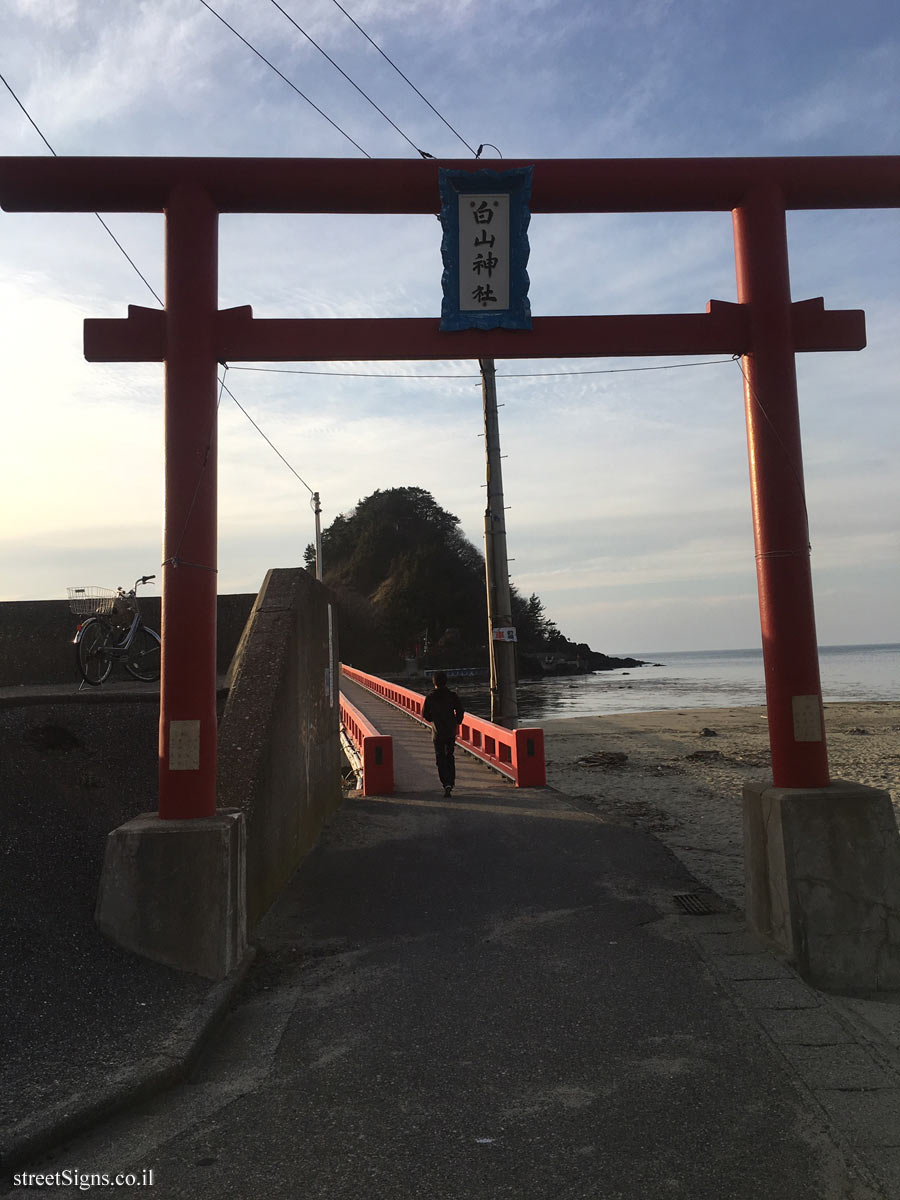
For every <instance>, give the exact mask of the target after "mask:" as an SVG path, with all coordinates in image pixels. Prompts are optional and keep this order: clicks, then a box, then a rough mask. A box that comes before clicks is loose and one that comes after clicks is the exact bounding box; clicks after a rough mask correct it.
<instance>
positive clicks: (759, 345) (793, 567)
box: [733, 184, 828, 787]
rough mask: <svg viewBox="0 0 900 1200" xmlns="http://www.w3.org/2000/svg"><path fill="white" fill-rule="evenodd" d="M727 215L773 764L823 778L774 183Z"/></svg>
mask: <svg viewBox="0 0 900 1200" xmlns="http://www.w3.org/2000/svg"><path fill="white" fill-rule="evenodd" d="M733 218H734V242H735V257H736V262H737V282H738V300H739V301H740V303H742V304H747V305H749V307H750V322H751V338H752V340H751V344H752V352H751V353H750V354H746V355H745V356H744V358H743V360H742V365H743V371H744V399H745V405H746V415H747V441H748V448H749V456H750V490H751V499H752V505H753V528H754V535H755V541H756V572H757V582H758V587H759V611H760V621H761V624H762V640H763V660H764V664H765V678H766V700H767V704H768V716H769V740H770V743H771V747H772V772H773V776H774V783H775V785H776V787H824V786H825V785H826V784H827V783H828V755H827V752H826V747H825V733H824V724H823V718H822V689H821V684H820V682H819V652H818V646H817V644H816V627H815V615H814V611H813V594H812V577H811V572H810V562H809V529H808V522H807V513H806V501H805V496H804V487H803V460H802V454H801V447H800V415H799V406H798V402H797V375H796V369H795V364H794V345H793V338H792V334H791V311H790V304H791V295H790V290H791V289H790V276H789V271H788V251H787V227H786V222H785V211H784V201H783V198H782V195H781V192H780V189H779V188H778V187H777V186H776V185H774V184H772V185H768V184H766V185H761V186H759V187H757V188H755V189H753V190H752V191H751V192H750V193H749V194H748V195H747V197H746V199H745V200H744V203H743V204H742V205H741V206H740V207H739V208H736V209H735V210H734V213H733Z"/></svg>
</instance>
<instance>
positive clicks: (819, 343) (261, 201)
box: [0, 157, 900, 817]
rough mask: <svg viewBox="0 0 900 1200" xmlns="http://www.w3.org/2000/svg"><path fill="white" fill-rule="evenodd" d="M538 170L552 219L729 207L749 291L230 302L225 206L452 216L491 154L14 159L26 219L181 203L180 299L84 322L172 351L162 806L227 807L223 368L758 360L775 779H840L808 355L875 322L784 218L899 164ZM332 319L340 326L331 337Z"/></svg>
mask: <svg viewBox="0 0 900 1200" xmlns="http://www.w3.org/2000/svg"><path fill="white" fill-rule="evenodd" d="M503 165H504V167H516V166H526V165H527V166H532V167H533V184H532V193H531V205H530V206H531V211H532V212H534V213H572V212H593V213H613V212H617V213H622V212H633V213H636V212H727V211H731V212H732V216H733V225H734V237H735V259H736V266H737V285H738V286H737V293H738V295H737V298H738V303H737V304H728V303H723V302H713V303H711V305H710V306H709V310H708V312H707V313H706V314H701V313H688V314H664V315H643V316H624V317H608V316H607V317H603V316H594V317H543V318H542V317H536V318H535V319H534V325H533V329H532V330H531V331H528V332H519V331H509V330H491V331H486V332H482V331H480V330H467V331H464V332H462V333H448V334H441V333H440V331H439V328H438V321H437V319H434V320H428V319H425V320H422V319H416V320H407V321H404V320H393V319H373V320H365V321H338V320H333V321H328V322H321V321H295V320H281V321H255V320H253V318H252V313H251V312H250V309H249V308H238V309H233V310H230V311H224V312H220V311H219V309H218V284H217V278H218V276H217V262H218V234H217V221H218V215H219V214H220V213H396V214H413V213H426V214H427V213H432V214H433V213H437V212H438V211H439V208H440V192H439V186H438V171H439V168H440V167H449V168H452V169H455V170H461V171H478V170H480V169H482V167H483V164H482V163H479V162H478V161H476V160H471V159H467V160H449V161H448V160H441V161H437V160H428V161H423V160H419V159H399V160H363V161H360V160H358V159H352V160H347V159H267V158H263V159H255V158H253V159H219V158H208V159H202V158H200V159H198V158H0V206H2V207H3V208H4V209H6V210H7V211H9V212H26V211H27V212H165V214H166V306H165V310H164V312H159V311H155V310H151V309H136V308H135V309H131V310H130V316H129V318H128V319H127V320H113V321H107V320H103V321H89V322H87V323H86V337H85V343H86V351H87V356H88V357H89V358H90V359H92V360H99V359H116V358H117V359H120V360H141V359H165V362H166V526H165V536H164V550H163V557H164V563H163V565H164V575H163V667H162V684H161V704H160V804H159V811H160V816H162V817H202V816H206V815H209V814H211V813H212V812H214V811H215V784H216V710H215V612H216V586H215V570H216V483H215V420H216V392H217V387H216V373H217V363H218V361H228V360H231V361H236V360H241V359H243V360H245V361H246V360H249V359H257V360H259V359H268V360H272V361H275V360H286V359H288V360H289V359H301V358H305V359H319V360H327V359H328V358H340V359H348V358H353V357H357V358H385V357H391V358H410V359H412V358H447V359H450V358H460V357H496V358H503V357H522V356H526V357H539V356H548V357H574V356H576V355H591V356H600V355H604V354H616V355H619V354H642V355H643V354H647V355H652V354H667V355H670V354H697V353H703V352H705V351H706V350H708V349H709V350H711V349H715V350H717V351H726V352H731V353H734V354H740V355H742V369H743V373H744V380H745V387H744V396H745V410H746V417H747V430H748V441H749V450H750V475H751V501H752V510H753V523H754V535H755V544H756V558H757V577H758V583H759V597H760V617H761V624H762V639H763V656H764V663H765V673H766V698H767V705H768V718H769V734H770V742H771V746H772V766H773V776H774V782H775V783H776V784H777V785H778V786H781V787H820V786H824V785H825V784H827V783H828V762H827V755H826V751H825V738H824V732H823V723H822V698H821V686H820V682H819V671H818V649H817V644H816V634H815V620H814V615H813V603H812V583H811V574H810V566H809V546H808V528H807V517H806V507H805V500H804V496H803V483H802V480H803V474H802V455H801V448H800V425H799V414H798V404H797V387H796V371H795V364H794V356H795V353H796V352H797V351H799V350H837V349H859V348H861V347H862V346H863V345H864V344H865V336H864V322H863V316H862V314H861V313H858V312H828V311H827V310H825V308H824V304H823V303H822V302H821V301H806V302H801V303H799V304H795V303H793V302H792V299H791V294H790V279H789V270H788V253H787V230H786V218H785V213H786V211H787V210H796V209H842V208H856V209H859V208H895V207H900V157H878V158H874V157H843V158H837V157H835V158H737V159H708V158H703V159H588V160H581V159H575V160H573V159H547V160H537V161H534V160H531V161H527V162H522V161H509V160H504V164H503ZM326 326H327V327H328V330H329V332H326V328H325V327H326Z"/></svg>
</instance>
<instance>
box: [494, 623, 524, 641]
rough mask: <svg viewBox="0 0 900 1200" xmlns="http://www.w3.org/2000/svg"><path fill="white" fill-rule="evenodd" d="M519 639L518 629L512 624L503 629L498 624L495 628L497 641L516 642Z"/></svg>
mask: <svg viewBox="0 0 900 1200" xmlns="http://www.w3.org/2000/svg"><path fill="white" fill-rule="evenodd" d="M517 640H518V639H517V638H516V631H515V628H514V627H513V626H512V625H510V626H505V627H504V628H502V629H501V628H500V627H499V626H498V627H497V628H495V629H494V641H495V642H515V641H517Z"/></svg>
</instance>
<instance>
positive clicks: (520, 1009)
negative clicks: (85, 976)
mask: <svg viewBox="0 0 900 1200" xmlns="http://www.w3.org/2000/svg"><path fill="white" fill-rule="evenodd" d="M356 702H357V697H354V703H356ZM364 703H365V704H366V711H367V712H375V711H378V710H372V709H371V707H370V706H371V705H372V704H376V705H380V702H378V701H375V700H366V701H365V702H364ZM359 706H360V707H363V704H362V703H361V704H360V705H359ZM139 707H141V708H143V707H145V706H139ZM373 719H375V721H376V724H378V725H379V726H380V727H381V728H382V729H383V730H384V731H385V732H392V730H391V729H390V728H388V726H389V724H390V723H392V722H395V721H397V722H400V724H399V725H398V726H397V728H398V729H401V730H403V734H402V746H399V747H398V748H397V750H398V753H397V754H396V755H395V762H396V765H397V786H398V791H397V794H396V795H395V796H393V797H390V798H380V799H379V798H374V799H369V800H360V799H353V800H350V801H348V802H347V803H346V804H345V805H344V807H343V808H342V810H341V811H340V812H339V813H337V814H336V815H335V817H334V818H333V819H332V821H331V822H330V824H329V827H328V829H327V830H326V831H325V833H324V835H323V837H322V838H321V840H320V843H319V845H318V846H317V848H316V850H315V851H314V852H313V854H312V855H310V857H309V858H308V859H307V861H306V862H305V863H304V865H303V866H302V868H301V869H300V870H299V871H298V872H297V874H296V875H295V877H294V878H293V880H292V881H291V883H290V885H289V886H288V888H287V889H286V891H285V893H284V894H283V896H282V897H281V899H280V900H279V901H278V902H277V903H276V904H275V905H274V906H273V908H272V909H271V910H270V912H269V914H268V915H267V917H266V918H265V920H264V921H263V922H262V924H261V926H260V927H259V928H258V930H257V931H256V941H257V947H258V953H257V958H256V961H255V963H254V964H253V966H252V968H251V969H250V972H249V974H248V975H247V977H246V979H245V980H244V982H243V984H242V986H241V988H240V990H239V991H238V992H237V994H236V995H235V996H234V997H233V999H232V1003H231V1005H230V1012H229V1015H228V1017H227V1020H226V1022H225V1023H224V1025H223V1026H222V1027H221V1029H220V1030H219V1031H218V1032H217V1033H216V1034H215V1036H214V1038H213V1039H211V1041H210V1042H209V1043H208V1050H207V1053H206V1054H205V1055H204V1056H203V1057H202V1059H201V1060H200V1061H199V1063H198V1064H197V1065H196V1067H195V1069H194V1070H193V1072H192V1073H191V1074H190V1076H189V1077H188V1078H187V1080H186V1081H185V1082H183V1083H181V1084H179V1085H178V1086H175V1087H174V1088H172V1089H171V1090H169V1091H168V1092H166V1093H164V1094H162V1095H160V1096H158V1097H157V1098H156V1099H153V1100H152V1101H149V1102H148V1103H146V1104H145V1105H144V1106H143V1107H137V1108H133V1109H131V1110H129V1111H127V1112H124V1113H123V1114H122V1115H120V1116H119V1117H116V1118H114V1119H112V1120H109V1121H107V1122H105V1123H103V1124H100V1125H98V1126H97V1127H96V1128H95V1129H94V1130H93V1131H92V1132H89V1133H88V1134H86V1135H84V1136H82V1137H81V1138H80V1139H79V1140H76V1141H71V1142H69V1143H68V1144H64V1145H63V1147H62V1148H61V1149H60V1150H58V1151H57V1152H56V1153H55V1154H54V1155H53V1156H52V1157H50V1158H45V1159H44V1160H42V1161H39V1162H38V1163H33V1164H30V1166H29V1169H31V1170H35V1171H37V1170H40V1171H51V1172H52V1171H56V1170H63V1169H65V1168H77V1169H78V1170H79V1171H81V1172H85V1173H87V1172H92V1171H93V1172H108V1173H114V1172H117V1171H123V1172H126V1171H135V1172H137V1173H138V1174H140V1173H141V1172H142V1171H144V1170H149V1169H152V1170H153V1173H154V1179H153V1182H154V1191H153V1195H154V1196H159V1197H168V1196H172V1197H191V1198H192V1200H204V1198H206V1197H210V1198H212V1197H220V1196H222V1195H228V1194H231V1195H236V1196H240V1197H253V1198H255V1197H260V1198H262V1197H275V1198H280V1197H285V1198H288V1197H290V1198H292V1200H293V1198H294V1197H298V1196H302V1197H309V1198H312V1200H316V1198H321V1200H326V1198H327V1200H345V1198H346V1200H350V1198H351V1197H353V1198H354V1200H355V1198H362V1200H370V1198H371V1200H381V1198H382V1197H390V1198H391V1200H407V1198H409V1200H412V1198H414V1197H415V1198H416V1200H418V1198H420V1197H428V1198H429V1200H430V1198H432V1197H434V1198H435V1200H481V1198H484V1200H493V1198H494V1197H516V1198H522V1200H545V1198H546V1200H558V1198H562V1200H569V1198H571V1200H574V1198H576V1197H586V1198H587V1197H590V1198H591V1200H656V1198H657V1197H659V1198H661V1200H663V1198H664V1200H669V1198H674V1200H732V1198H734V1200H757V1198H759V1200H762V1198H763V1197H765V1198H766V1200H789V1198H790V1200H875V1198H876V1197H882V1198H884V1200H896V1197H898V1196H900V1074H898V1071H897V1065H898V1064H897V1061H895V1060H894V1059H892V1057H891V1049H890V1046H889V1043H887V1042H881V1041H879V1039H877V1038H876V1037H874V1035H872V1036H870V1035H869V1034H867V1033H866V1032H865V1030H864V1028H863V1025H862V1024H859V1025H857V1024H855V1023H854V1021H853V1019H852V1013H850V1012H849V1010H848V1009H846V1008H845V1007H842V1006H840V1005H837V1004H835V1003H833V1002H832V1001H831V1000H830V999H829V998H827V997H824V996H822V995H821V994H820V993H818V992H816V991H814V990H813V989H810V988H807V987H806V986H805V985H804V984H803V983H802V982H801V981H800V980H798V979H797V977H796V976H795V975H794V974H793V973H792V972H791V971H790V970H789V969H788V968H787V967H785V966H783V965H782V964H781V963H779V962H778V961H776V960H775V959H774V958H773V957H772V956H771V955H770V954H769V953H768V952H767V951H766V950H765V948H764V947H762V946H761V945H759V944H758V943H756V942H755V941H754V940H753V939H752V938H750V937H749V936H748V935H747V934H746V933H745V931H744V929H743V925H742V922H741V920H740V919H739V916H738V915H737V914H736V913H734V912H730V911H720V912H718V913H713V914H711V915H706V916H688V915H685V914H684V913H683V912H682V911H681V910H680V909H679V907H678V906H677V904H676V903H675V901H674V897H675V896H680V895H685V894H690V893H694V892H696V891H697V890H698V885H697V884H696V882H695V881H694V880H693V879H692V878H691V877H690V875H689V874H688V873H687V871H686V869H685V868H684V867H683V866H682V865H681V864H680V863H679V862H678V861H677V860H676V859H675V858H674V857H673V856H672V855H671V854H670V852H669V851H667V850H666V849H665V848H664V847H663V846H662V845H661V844H660V843H659V842H658V841H657V840H655V839H654V838H652V837H651V836H649V835H647V834H644V833H641V832H637V831H635V830H632V829H629V828H624V827H621V826H614V825H607V824H605V823H604V822H603V821H602V820H601V819H600V818H599V817H598V816H597V815H596V814H594V813H593V812H591V811H589V810H585V809H583V808H581V807H579V806H578V805H576V804H575V803H574V802H572V801H570V800H568V799H567V798H566V797H564V796H561V795H559V794H558V793H555V792H552V791H550V790H534V791H525V790H516V789H515V788H513V787H512V786H511V785H509V784H507V783H505V782H504V781H503V780H502V779H500V778H499V777H498V776H496V775H495V774H493V773H491V772H490V771H489V770H488V769H487V768H486V767H484V766H483V765H482V764H480V763H478V762H477V761H476V760H473V759H469V758H468V757H467V756H461V758H460V762H459V770H458V785H457V791H456V792H455V793H454V796H453V798H452V799H450V800H445V799H444V797H443V795H442V794H441V790H440V788H439V786H438V783H437V777H436V771H435V769H434V764H433V758H432V755H431V747H430V742H429V737H428V734H427V731H424V730H421V729H417V728H416V727H415V725H414V724H413V723H412V722H411V721H410V719H409V718H408V717H406V716H404V715H402V714H400V713H396V714H394V713H392V712H391V710H387V709H382V710H381V711H380V714H379V716H378V717H377V718H373ZM395 736H397V735H396V734H395ZM708 899H709V900H710V902H711V907H719V908H723V907H724V906H721V905H716V903H715V898H714V897H709V898H708ZM57 953H58V955H59V958H60V962H59V964H58V969H59V982H60V984H61V985H62V983H63V981H64V979H65V968H66V967H67V965H68V964H67V963H66V961H65V955H64V951H63V949H62V948H61V947H60V948H57ZM118 965H119V969H120V973H121V975H122V976H123V981H124V980H125V976H127V973H128V971H129V970H130V969H135V970H139V969H142V967H143V966H145V964H139V962H138V960H135V959H133V958H132V957H131V956H127V955H123V956H121V960H120V962H119V964H118ZM126 982H127V981H126ZM210 997H211V992H210V989H206V990H205V991H204V992H203V994H202V995H201V994H194V995H191V994H189V993H188V992H187V991H184V992H182V993H180V994H179V995H177V996H172V997H170V998H169V1000H168V1002H169V1003H170V1004H171V1005H172V1006H173V1009H174V1010H177V1013H178V1014H179V1015H180V1016H181V1017H182V1019H183V1020H187V1021H190V1020H192V1019H194V1017H195V1016H196V1014H197V1012H198V1010H199V1006H200V1005H201V1004H203V1003H205V1004H206V1005H207V1009H206V1011H207V1013H208V1012H209V1011H211V1009H210V1005H212V1008H215V1007H216V1006H217V1005H218V1004H219V1002H220V1001H221V999H222V996H221V995H220V996H219V998H218V1000H211V998H210ZM45 1000H46V1004H45V1006H44V1008H43V1010H42V1012H43V1015H44V1018H45V1019H48V1020H50V1019H53V1020H56V1021H57V1022H58V1021H60V1020H61V1019H63V1018H62V1017H61V1016H60V1014H61V1013H66V1014H68V1013H71V1012H72V1011H77V1005H78V993H77V989H76V990H74V991H72V992H70V993H69V994H68V995H67V994H66V991H65V988H64V987H63V986H61V987H60V990H59V993H58V994H55V995H54V994H50V993H48V994H47V996H46V997H45ZM53 1014H55V1015H53ZM117 1028H119V1027H117ZM866 1028H869V1027H868V1026H866ZM870 1032H871V1031H870ZM122 1037H123V1033H122V1032H118V1033H115V1034H114V1035H113V1034H111V1037H110V1040H111V1041H112V1040H114V1038H122ZM75 1048H76V1051H77V1039H76V1042H75ZM183 1051H184V1047H183V1046H182V1047H181V1049H180V1050H175V1051H172V1058H173V1061H176V1060H178V1056H179V1054H180V1053H182V1052H183ZM84 1066H85V1068H86V1069H87V1070H88V1071H90V1064H89V1063H85V1064H84ZM16 1194H24V1195H30V1194H34V1195H38V1194H44V1193H43V1191H40V1192H39V1191H38V1190H37V1189H33V1188H26V1189H22V1190H21V1191H19V1192H17V1193H16Z"/></svg>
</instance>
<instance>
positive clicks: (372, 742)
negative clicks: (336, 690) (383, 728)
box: [340, 692, 394, 796]
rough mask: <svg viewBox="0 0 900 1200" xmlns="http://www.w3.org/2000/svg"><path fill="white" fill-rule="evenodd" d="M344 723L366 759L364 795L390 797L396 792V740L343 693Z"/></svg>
mask: <svg viewBox="0 0 900 1200" xmlns="http://www.w3.org/2000/svg"><path fill="white" fill-rule="evenodd" d="M340 703H341V724H342V725H343V726H344V729H345V731H346V733H347V737H349V739H350V741H351V742H352V743H353V745H354V746H355V747H356V749H357V751H358V753H359V757H360V759H361V761H362V778H363V786H362V794H363V795H364V796H390V795H392V793H393V791H394V741H393V738H392V737H391V736H390V735H389V734H386V733H379V732H378V730H377V729H376V728H375V726H374V725H373V724H372V722H371V721H369V720H368V719H367V718H366V717H364V716H363V714H362V713H361V712H360V711H359V709H358V708H356V707H355V705H353V704H351V703H350V701H349V700H348V699H347V697H346V696H345V695H344V694H343V692H341V694H340Z"/></svg>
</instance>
